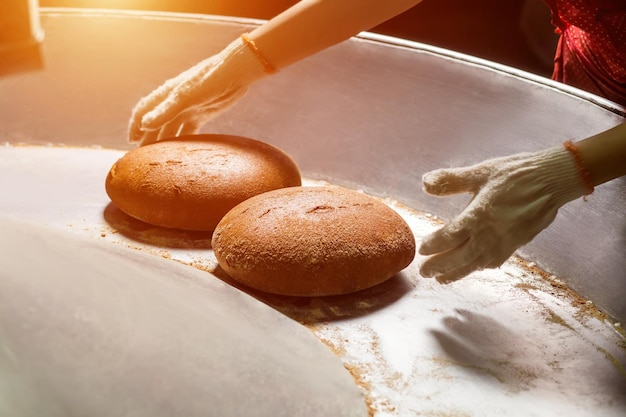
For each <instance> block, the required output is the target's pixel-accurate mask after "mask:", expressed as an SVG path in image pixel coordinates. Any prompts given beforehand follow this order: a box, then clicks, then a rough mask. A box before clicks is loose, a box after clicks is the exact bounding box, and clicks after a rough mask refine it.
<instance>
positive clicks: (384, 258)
mask: <svg viewBox="0 0 626 417" xmlns="http://www.w3.org/2000/svg"><path fill="white" fill-rule="evenodd" d="M212 246H213V251H214V252H215V256H216V258H217V260H218V262H219V265H220V266H221V267H222V269H223V270H224V271H225V272H226V273H227V274H228V275H229V276H230V277H231V278H233V279H234V280H235V281H238V282H240V283H242V284H244V285H246V286H248V287H251V288H255V289H258V290H261V291H264V292H269V293H274V294H282V295H293V296H325V295H338V294H346V293H350V292H354V291H359V290H362V289H365V288H368V287H371V286H374V285H376V284H379V283H381V282H383V281H385V280H387V279H389V278H391V277H392V276H394V275H395V274H397V273H398V272H400V271H401V270H402V269H404V268H405V267H406V266H408V265H409V264H410V263H411V261H412V260H413V258H414V256H415V238H414V236H413V233H412V232H411V229H410V228H409V226H408V224H407V223H406V222H405V221H404V219H403V218H402V217H401V216H400V215H399V214H398V213H396V212H395V211H394V210H393V209H392V208H390V207H389V206H387V205H386V204H384V203H383V202H382V201H380V200H377V199H375V198H374V197H371V196H368V195H365V194H363V193H359V192H356V191H352V190H348V189H344V188H340V187H290V188H283V189H280V190H275V191H270V192H267V193H263V194H260V195H257V196H255V197H252V198H250V199H248V200H246V201H244V202H243V203H241V204H239V205H237V206H236V207H235V208H233V209H232V210H231V211H229V212H228V213H227V214H226V216H224V218H222V220H221V221H220V223H219V224H218V225H217V227H216V229H215V232H214V233H213V240H212Z"/></svg>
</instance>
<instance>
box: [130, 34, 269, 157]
mask: <svg viewBox="0 0 626 417" xmlns="http://www.w3.org/2000/svg"><path fill="white" fill-rule="evenodd" d="M261 59H262V58H261V57H260V56H258V55H257V53H255V52H254V50H253V46H251V45H249V44H246V42H244V40H243V37H242V38H238V39H237V40H236V41H234V42H232V43H231V44H230V45H228V46H227V47H226V48H225V49H224V50H223V51H222V52H220V53H219V54H217V55H214V56H212V57H209V58H207V59H205V60H203V61H201V62H199V63H198V64H196V65H194V66H193V67H191V68H189V69H188V70H186V71H184V72H182V73H181V74H179V75H177V76H176V77H174V78H171V79H169V80H167V81H166V82H165V83H163V84H162V85H161V86H160V87H158V88H157V89H155V90H154V91H152V92H151V93H150V94H149V95H147V96H146V97H144V98H142V99H141V100H140V101H139V103H137V104H136V105H135V108H134V109H133V111H132V116H131V119H130V123H129V129H128V141H129V142H131V143H136V142H138V143H139V144H140V145H147V144H149V143H153V142H156V141H158V140H161V139H165V138H168V137H173V136H180V135H188V134H192V133H196V132H197V131H198V129H199V128H200V127H201V126H202V125H203V124H204V123H205V122H207V121H208V120H209V119H211V118H212V117H214V116H215V115H216V114H217V113H218V112H219V111H220V110H223V109H225V108H227V107H228V106H229V105H230V104H232V103H233V102H234V101H235V100H237V99H238V98H239V97H241V96H242V95H243V94H244V93H245V92H246V90H247V87H248V85H250V84H251V83H252V82H254V81H256V80H257V79H259V78H261V77H263V76H264V75H266V74H268V73H269V72H270V71H269V70H268V65H269V64H268V63H267V62H264V61H262V60H261Z"/></svg>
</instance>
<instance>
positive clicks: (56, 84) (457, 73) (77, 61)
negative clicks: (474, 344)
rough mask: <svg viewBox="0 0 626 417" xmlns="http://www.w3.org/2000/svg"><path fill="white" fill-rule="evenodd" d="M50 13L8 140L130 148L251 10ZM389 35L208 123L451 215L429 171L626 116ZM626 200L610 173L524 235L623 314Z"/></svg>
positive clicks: (7, 101) (454, 206)
mask: <svg viewBox="0 0 626 417" xmlns="http://www.w3.org/2000/svg"><path fill="white" fill-rule="evenodd" d="M42 20H43V22H42V23H43V25H44V28H45V31H46V33H47V38H46V42H45V43H44V49H43V54H44V60H45V63H46V69H45V71H43V72H36V73H32V74H24V75H21V76H19V77H11V78H7V79H4V80H2V81H1V82H0V108H1V109H2V112H1V114H0V137H1V138H2V140H4V141H9V142H16V141H26V142H31V143H33V142H34V143H47V142H54V143H65V144H68V145H71V144H80V145H86V144H97V145H102V146H108V147H115V148H128V147H129V145H128V144H127V143H126V136H125V134H126V127H127V121H128V120H127V119H128V115H129V112H130V109H131V108H132V106H133V105H134V104H135V102H136V101H137V99H138V97H141V96H142V95H144V94H146V93H148V92H149V91H151V90H152V89H153V88H154V87H155V86H157V85H159V84H160V83H161V82H162V81H163V80H164V79H165V78H167V77H170V76H173V75H175V74H177V73H178V72H180V71H182V70H183V69H185V68H187V67H189V66H190V65H192V64H193V63H195V62H197V61H198V60H200V59H202V58H204V57H206V56H208V55H210V54H213V53H215V52H217V51H218V50H220V49H221V48H222V47H223V46H224V45H226V44H227V43H228V42H229V41H230V40H231V39H232V38H233V37H235V36H236V35H237V34H238V33H240V32H242V31H244V30H249V29H250V28H251V27H252V26H254V22H252V21H244V20H242V21H237V20H232V19H219V18H212V17H206V16H182V15H178V16H175V17H173V16H168V15H166V14H154V15H151V16H150V17H142V16H139V15H134V14H132V13H122V12H119V13H116V12H100V13H99V12H97V11H95V12H94V11H91V12H87V11H70V10H63V9H44V10H43V11H42ZM378 39H379V38H378V37H374V36H370V35H367V36H364V37H362V38H360V39H354V40H351V41H349V42H346V43H343V44H341V45H338V46H336V47H334V48H331V49H329V50H327V51H325V52H323V53H321V54H319V55H317V56H315V57H312V58H310V59H308V60H306V61H304V62H301V63H298V64H296V65H294V66H292V67H290V68H287V69H285V70H284V71H282V72H281V73H279V74H277V75H275V76H273V77H272V78H270V79H267V80H263V81H261V82H259V83H258V84H257V85H254V86H253V87H252V88H251V89H250V91H249V94H248V95H247V96H246V97H245V98H244V99H243V100H241V101H240V102H238V103H237V104H236V105H235V106H234V107H233V108H231V109H230V110H229V111H227V112H226V113H224V114H223V116H222V117H220V118H219V119H217V120H215V121H214V122H212V123H210V124H208V125H207V126H206V127H205V129H204V131H205V132H219V133H229V134H239V135H242V136H248V137H253V138H258V139H261V140H265V141H267V142H270V143H272V144H275V145H277V146H279V147H281V148H282V149H284V150H285V151H287V152H288V153H289V154H291V155H292V156H293V157H294V158H295V160H296V161H297V162H298V163H299V165H300V166H301V168H302V170H303V172H304V174H305V175H308V176H309V177H321V178H325V179H332V180H333V181H339V182H340V183H346V184H355V185H358V186H360V187H365V188H367V189H368V190H370V191H371V192H373V193H374V194H388V195H392V196H394V197H395V198H398V199H399V200H401V201H402V202H404V203H406V204H408V205H410V206H412V207H414V208H417V209H421V210H424V211H431V212H434V213H437V214H438V215H440V216H442V217H444V218H449V217H451V216H452V215H454V213H456V212H458V211H459V210H460V209H461V208H462V205H463V202H464V201H465V200H466V199H465V198H463V197H459V198H448V199H438V198H432V197H429V196H427V195H425V193H423V192H421V191H420V178H421V175H422V174H423V173H424V172H426V171H428V170H430V169H433V168H438V167H446V166H457V165H458V166H460V165H465V164H470V163H474V162H478V161H480V160H483V159H485V158H489V157H493V156H498V155H505V154H509V153H512V152H517V151H524V150H536V149H540V148H543V147H546V146H551V145H557V144H560V143H561V142H563V141H564V140H566V139H568V138H574V139H579V138H583V137H585V136H588V135H591V134H594V133H597V132H599V131H601V130H603V129H607V128H609V127H611V126H613V125H616V124H617V123H619V122H621V121H623V118H622V117H621V116H620V115H618V114H616V113H617V112H618V111H619V109H618V107H617V106H616V105H612V104H611V103H605V102H603V101H602V100H596V99H595V98H594V97H590V96H588V95H585V94H584V93H582V92H580V91H578V90H575V89H571V88H562V87H561V86H560V85H558V84H556V83H552V82H550V81H549V80H545V79H542V78H539V77H533V76H530V75H527V74H525V73H521V72H515V71H513V70H510V69H508V68H504V67H498V66H495V65H491V64H489V63H487V62H483V61H479V60H473V59H471V58H470V57H466V56H458V55H455V54H452V53H448V52H446V51H441V50H438V49H433V48H429V47H427V46H425V45H418V44H414V43H406V42H404V43H399V42H397V41H395V40H393V39H386V38H385V39H383V40H382V41H381V40H378ZM594 101H598V102H599V103H600V104H601V105H598V104H596V103H595V102H594ZM622 111H623V109H622ZM625 205H626V181H624V179H620V180H618V181H614V182H612V183H610V184H607V185H604V186H601V187H598V189H597V191H596V192H595V193H594V195H593V196H592V197H591V198H590V199H589V201H588V202H583V201H582V200H579V201H575V202H573V203H571V204H569V205H567V206H566V207H564V208H563V209H562V210H561V213H560V215H559V216H558V218H557V220H556V221H555V222H554V224H553V225H552V226H551V227H550V228H549V230H547V231H545V232H544V233H542V234H541V235H540V236H539V237H538V238H537V239H535V241H533V242H532V243H531V244H530V245H528V246H527V247H525V248H523V249H522V250H521V251H520V253H521V254H522V255H523V256H526V257H528V258H532V259H533V260H534V261H536V262H537V263H539V264H540V265H541V266H543V267H545V268H546V269H547V270H549V271H550V272H553V273H555V274H557V275H559V276H563V277H565V279H566V280H567V282H568V284H569V285H571V287H572V288H574V289H575V290H577V291H578V292H580V293H581V294H583V295H584V296H586V297H588V298H590V299H593V300H594V301H595V302H596V304H597V305H598V306H600V307H601V308H602V309H604V310H605V311H607V312H608V313H609V314H611V315H612V316H614V317H616V318H618V319H620V320H622V321H626V303H624V302H623V294H624V292H625V286H626V279H625V278H626V272H624V271H626V256H624V253H625V250H626V232H625V230H626V212H625V211H624V210H622V209H621V208H622V207H624V206H625Z"/></svg>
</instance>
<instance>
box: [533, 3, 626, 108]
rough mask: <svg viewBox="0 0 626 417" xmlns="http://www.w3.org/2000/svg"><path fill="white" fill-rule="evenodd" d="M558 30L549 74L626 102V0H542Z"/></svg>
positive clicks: (570, 83)
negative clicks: (554, 53)
mask: <svg viewBox="0 0 626 417" xmlns="http://www.w3.org/2000/svg"><path fill="white" fill-rule="evenodd" d="M545 2H546V3H547V4H548V6H550V9H551V10H552V23H553V24H554V25H555V26H556V27H557V33H561V38H560V40H559V45H558V47H557V52H556V55H555V58H554V72H553V74H552V78H553V79H555V80H557V81H561V82H563V83H565V84H569V85H572V86H575V87H578V88H580V89H583V90H586V91H589V92H591V93H594V94H597V95H599V96H603V97H606V98H608V99H609V100H612V101H614V102H616V103H620V104H622V105H624V106H626V0H545Z"/></svg>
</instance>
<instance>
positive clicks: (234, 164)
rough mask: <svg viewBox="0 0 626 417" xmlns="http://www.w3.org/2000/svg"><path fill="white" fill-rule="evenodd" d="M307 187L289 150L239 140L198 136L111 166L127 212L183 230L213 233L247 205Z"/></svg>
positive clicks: (117, 198)
mask: <svg viewBox="0 0 626 417" xmlns="http://www.w3.org/2000/svg"><path fill="white" fill-rule="evenodd" d="M300 184H301V177H300V171H299V169H298V167H297V166H296V164H295V163H294V161H293V160H292V159H291V158H290V157H289V156H287V155H286V154H285V153H284V152H282V151H281V150H279V149H277V148H276V147H274V146H271V145H269V144H267V143H264V142H260V141H256V140H253V139H248V138H243V137H239V136H228V135H194V136H187V137H179V138H177V139H175V140H168V141H162V142H157V143H154V144H151V145H147V146H143V147H139V148H136V149H133V150H131V151H129V152H128V153H126V154H125V155H124V156H123V157H122V158H120V159H119V160H118V161H117V162H116V163H115V164H114V165H113V167H112V168H111V170H110V171H109V174H108V176H107V178H106V183H105V186H106V192H107V194H108V195H109V197H110V198H111V201H113V203H115V205H116V206H117V207H118V208H119V209H120V210H122V211H123V212H125V213H126V214H128V215H130V216H132V217H135V218H137V219H139V220H142V221H144V222H147V223H150V224H153V225H157V226H162V227H170V228H177V229H186V230H204V231H211V230H213V229H214V228H215V226H216V225H217V223H218V222H219V221H220V219H221V218H222V217H223V216H224V214H226V213H227V212H228V211H229V210H230V209H231V208H233V207H234V206H236V205H237V204H239V203H241V202H242V201H244V200H246V199H248V198H250V197H252V196H254V195H257V194H260V193H263V192H266V191H270V190H274V189H277V188H282V187H290V186H297V185H300Z"/></svg>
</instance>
